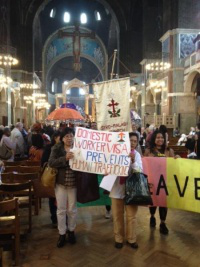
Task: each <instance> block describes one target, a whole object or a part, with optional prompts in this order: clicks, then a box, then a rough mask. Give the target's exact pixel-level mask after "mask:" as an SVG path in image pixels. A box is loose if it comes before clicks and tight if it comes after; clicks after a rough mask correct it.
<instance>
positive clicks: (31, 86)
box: [20, 83, 39, 89]
mask: <svg viewBox="0 0 200 267" xmlns="http://www.w3.org/2000/svg"><path fill="white" fill-rule="evenodd" d="M20 88H21V89H38V88H39V86H38V85H37V84H32V83H21V84H20Z"/></svg>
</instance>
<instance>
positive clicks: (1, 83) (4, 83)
mask: <svg viewBox="0 0 200 267" xmlns="http://www.w3.org/2000/svg"><path fill="white" fill-rule="evenodd" d="M12 82H13V80H12V79H11V78H10V77H8V76H7V77H6V76H5V75H0V88H8V86H9V84H11V83H12Z"/></svg>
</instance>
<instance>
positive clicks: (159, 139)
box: [144, 130, 174, 235]
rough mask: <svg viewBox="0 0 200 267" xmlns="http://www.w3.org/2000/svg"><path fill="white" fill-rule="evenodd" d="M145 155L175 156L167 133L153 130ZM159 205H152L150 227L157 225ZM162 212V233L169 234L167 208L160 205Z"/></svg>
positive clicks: (160, 212) (160, 211)
mask: <svg viewBox="0 0 200 267" xmlns="http://www.w3.org/2000/svg"><path fill="white" fill-rule="evenodd" d="M144 156H146V157H174V151H173V150H172V149H169V148H168V147H167V146H166V140H165V134H164V133H163V132H162V131H160V130H156V131H155V132H153V134H152V136H151V140H150V147H149V148H148V149H146V150H145V153H144ZM156 209H157V207H150V208H149V210H150V214H151V218H150V227H155V226H156V219H155V217H154V215H155V212H156ZM159 214H160V221H161V223H160V233H161V234H164V235H167V234H168V232H169V230H168V228H167V226H166V224H165V220H166V217H167V208H166V207H159Z"/></svg>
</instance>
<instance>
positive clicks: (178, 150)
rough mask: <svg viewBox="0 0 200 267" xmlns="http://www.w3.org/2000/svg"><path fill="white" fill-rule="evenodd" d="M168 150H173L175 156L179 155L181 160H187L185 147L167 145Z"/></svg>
mask: <svg viewBox="0 0 200 267" xmlns="http://www.w3.org/2000/svg"><path fill="white" fill-rule="evenodd" d="M169 148H171V149H173V150H174V154H175V155H179V156H181V158H187V148H186V147H185V146H176V145H169Z"/></svg>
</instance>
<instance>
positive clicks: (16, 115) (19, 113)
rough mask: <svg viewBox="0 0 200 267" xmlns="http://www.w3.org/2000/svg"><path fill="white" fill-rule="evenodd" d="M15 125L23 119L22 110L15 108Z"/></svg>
mask: <svg viewBox="0 0 200 267" xmlns="http://www.w3.org/2000/svg"><path fill="white" fill-rule="evenodd" d="M13 117H14V118H13V119H14V123H16V122H17V121H18V119H19V120H20V121H21V120H22V118H21V108H15V109H14V116H13Z"/></svg>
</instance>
